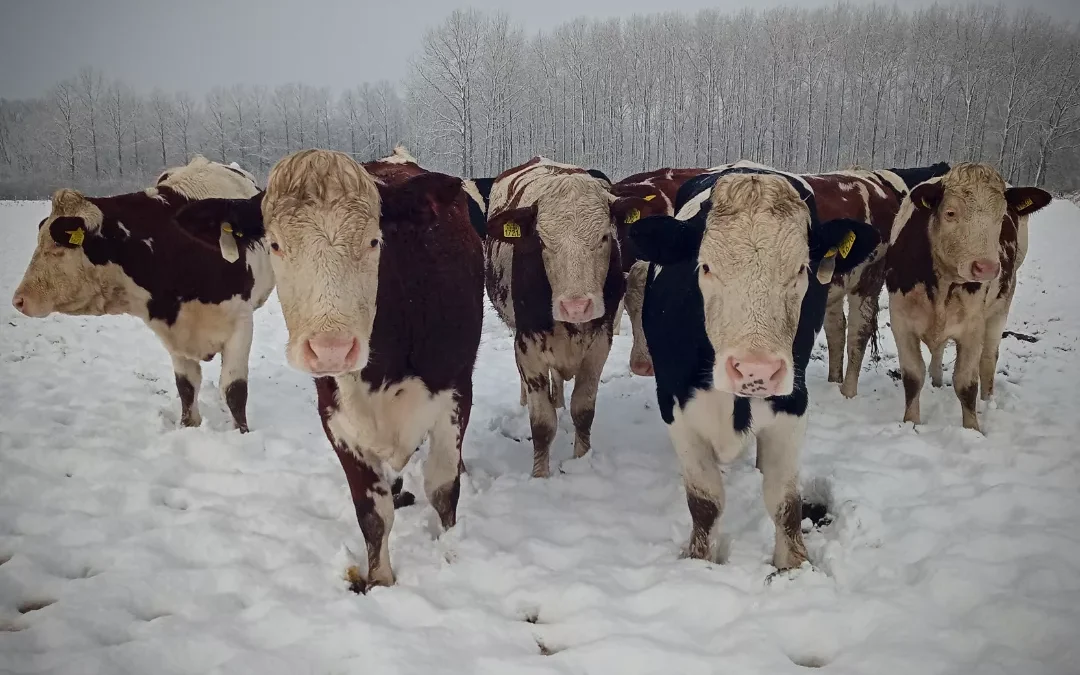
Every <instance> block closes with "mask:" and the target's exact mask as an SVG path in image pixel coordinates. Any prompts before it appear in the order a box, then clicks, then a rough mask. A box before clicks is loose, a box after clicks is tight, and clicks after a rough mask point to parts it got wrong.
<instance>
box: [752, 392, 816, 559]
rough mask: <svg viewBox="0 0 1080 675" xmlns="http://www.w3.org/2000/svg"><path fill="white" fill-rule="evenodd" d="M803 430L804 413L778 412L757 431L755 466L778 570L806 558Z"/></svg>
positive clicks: (804, 428)
mask: <svg viewBox="0 0 1080 675" xmlns="http://www.w3.org/2000/svg"><path fill="white" fill-rule="evenodd" d="M805 432H806V417H805V416H802V417H795V416H793V415H787V414H784V413H781V414H779V415H778V416H777V419H776V421H775V422H774V423H773V424H772V425H770V426H768V427H766V428H765V429H762V430H761V431H760V432H759V433H758V440H757V452H758V468H760V469H761V477H762V492H763V494H764V497H765V509H766V510H767V511H768V512H769V516H770V517H771V518H772V520H773V524H774V525H775V526H776V548H775V549H774V551H773V566H774V567H776V569H778V570H786V569H791V568H793V567H798V566H800V565H802V564H803V562H805V561H806V544H804V543H803V538H802V497H801V496H800V495H799V448H800V446H801V445H802V439H803V436H804V435H805Z"/></svg>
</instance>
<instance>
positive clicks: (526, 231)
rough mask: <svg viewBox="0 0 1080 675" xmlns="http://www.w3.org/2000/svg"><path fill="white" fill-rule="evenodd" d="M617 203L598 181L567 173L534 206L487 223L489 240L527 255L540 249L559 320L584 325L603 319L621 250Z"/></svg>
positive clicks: (551, 183) (548, 186) (549, 184)
mask: <svg viewBox="0 0 1080 675" xmlns="http://www.w3.org/2000/svg"><path fill="white" fill-rule="evenodd" d="M530 187H531V186H530ZM613 199H614V197H612V196H611V193H609V192H608V191H607V189H606V188H605V187H604V184H603V183H602V182H601V181H599V180H597V179H596V178H593V177H592V176H590V175H588V174H586V173H574V174H563V175H560V176H556V177H552V178H551V179H550V180H549V181H545V183H544V188H543V191H542V192H540V193H539V197H538V198H537V199H536V200H535V201H534V203H533V204H532V205H530V206H527V207H523V208H516V209H509V210H506V211H502V212H501V213H498V214H496V215H494V216H492V217H491V218H489V219H488V221H487V226H486V228H485V229H486V234H487V236H488V237H490V238H492V239H496V240H498V241H501V242H504V243H507V244H511V245H513V246H517V247H521V248H522V249H523V251H524V250H533V251H535V250H539V252H540V255H541V256H542V258H543V261H544V271H545V272H546V274H547V278H548V283H549V284H550V285H551V305H552V306H551V312H552V316H553V317H554V319H555V320H556V321H564V322H568V323H585V322H588V321H592V320H594V319H598V318H600V317H602V316H604V313H605V311H606V307H605V306H604V280H605V279H606V278H607V274H608V265H609V264H610V262H611V247H612V246H615V245H616V244H615V243H614V237H615V230H614V227H613V226H612V215H611V202H612V200H613Z"/></svg>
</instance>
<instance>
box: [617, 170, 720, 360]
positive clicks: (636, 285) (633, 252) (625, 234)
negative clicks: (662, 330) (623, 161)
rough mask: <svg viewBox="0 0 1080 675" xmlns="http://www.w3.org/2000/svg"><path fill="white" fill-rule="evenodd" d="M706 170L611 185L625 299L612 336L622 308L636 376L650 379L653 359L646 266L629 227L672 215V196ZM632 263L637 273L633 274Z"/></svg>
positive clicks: (646, 175)
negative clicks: (644, 316)
mask: <svg viewBox="0 0 1080 675" xmlns="http://www.w3.org/2000/svg"><path fill="white" fill-rule="evenodd" d="M704 171H705V169H673V168H670V167H669V168H663V169H657V170H655V171H646V172H643V173H635V174H633V175H631V176H627V177H626V178H624V179H622V180H621V181H619V182H618V183H615V184H614V185H612V186H611V193H612V194H613V195H615V197H616V200H615V203H614V204H613V205H612V207H611V212H612V214H613V215H614V217H615V227H616V228H617V232H618V236H619V249H620V256H621V257H622V271H623V276H624V277H626V297H625V298H624V301H623V302H622V303H620V304H619V309H618V310H617V311H616V313H615V334H616V335H618V334H619V323H620V322H621V321H622V311H623V307H624V306H625V307H626V311H627V313H628V314H629V315H630V328H631V330H632V336H633V343H632V345H631V348H630V372H632V373H634V374H635V375H644V376H647V377H651V376H652V374H653V370H652V360H650V359H649V349H648V347H647V346H646V345H645V334H644V333H643V332H642V330H641V301H642V299H643V297H644V293H645V271H646V269H647V268H648V264H646V263H644V262H640V257H639V256H638V253H637V248H636V247H635V246H634V242H633V240H631V239H630V235H629V231H630V226H631V225H632V224H633V223H635V222H637V221H638V220H640V219H641V218H648V217H649V216H659V215H667V216H673V215H675V209H674V205H675V196H676V195H677V194H678V192H679V188H680V187H682V186H683V184H684V183H685V182H686V181H688V180H689V179H691V178H693V177H694V176H697V175H699V174H701V173H703V172H704ZM635 263H639V264H638V265H637V270H636V271H635V269H634V267H635Z"/></svg>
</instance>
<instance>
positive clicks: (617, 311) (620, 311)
mask: <svg viewBox="0 0 1080 675" xmlns="http://www.w3.org/2000/svg"><path fill="white" fill-rule="evenodd" d="M625 310H626V305H625V303H624V302H623V301H622V300H619V306H618V307H616V308H615V323H614V324H613V325H612V327H611V332H612V334H613V335H618V334H619V329H620V327H621V326H620V324H622V315H623V312H624V311H625Z"/></svg>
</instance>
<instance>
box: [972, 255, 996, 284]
mask: <svg viewBox="0 0 1080 675" xmlns="http://www.w3.org/2000/svg"><path fill="white" fill-rule="evenodd" d="M1000 269H1001V265H999V264H998V262H997V261H996V260H990V259H988V258H981V259H979V260H976V261H975V262H973V263H971V278H972V279H975V280H976V281H988V280H990V279H993V278H994V277H996V276H997V274H998V270H1000Z"/></svg>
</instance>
